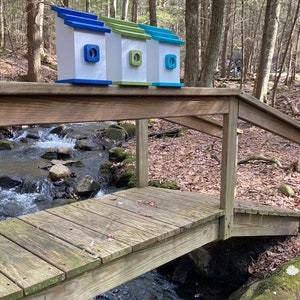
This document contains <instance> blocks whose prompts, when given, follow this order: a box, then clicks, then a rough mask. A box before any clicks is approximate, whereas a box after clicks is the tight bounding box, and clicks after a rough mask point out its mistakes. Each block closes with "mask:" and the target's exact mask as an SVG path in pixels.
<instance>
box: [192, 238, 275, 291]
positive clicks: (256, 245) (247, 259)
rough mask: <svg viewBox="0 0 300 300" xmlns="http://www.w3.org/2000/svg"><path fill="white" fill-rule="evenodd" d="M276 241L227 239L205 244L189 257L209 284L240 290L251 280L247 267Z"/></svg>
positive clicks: (271, 239)
mask: <svg viewBox="0 0 300 300" xmlns="http://www.w3.org/2000/svg"><path fill="white" fill-rule="evenodd" d="M279 240H280V238H279V237H277V238H276V237H257V238H256V237H253V238H252V237H245V238H230V239H228V240H224V241H217V242H213V243H210V244H207V245H205V246H203V247H201V248H199V249H197V250H195V251H193V252H192V253H191V254H190V257H191V258H192V259H193V261H194V262H195V264H196V265H197V267H198V269H199V271H200V273H201V274H202V275H203V276H204V277H206V278H207V279H209V280H213V281H216V282H222V283H225V284H228V285H230V286H235V287H239V286H241V285H242V284H244V283H245V282H246V281H247V280H248V279H249V277H250V274H249V272H248V266H249V264H250V263H251V262H252V261H253V259H254V260H255V259H257V257H258V255H259V254H260V253H262V252H263V251H265V250H266V249H267V248H268V247H269V246H270V245H272V243H274V242H275V241H279Z"/></svg>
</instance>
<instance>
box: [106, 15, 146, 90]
mask: <svg viewBox="0 0 300 300" xmlns="http://www.w3.org/2000/svg"><path fill="white" fill-rule="evenodd" d="M100 19H101V20H102V21H104V22H105V25H106V26H107V27H109V28H111V33H110V34H109V35H107V36H106V43H107V57H106V59H107V77H108V78H110V79H111V80H112V82H113V84H118V85H142V86H149V85H151V82H148V81H147V46H146V41H147V40H148V39H151V37H150V35H148V34H146V33H145V31H144V29H142V28H140V27H139V26H138V25H137V24H136V23H132V22H128V21H123V20H118V19H112V18H107V17H100Z"/></svg>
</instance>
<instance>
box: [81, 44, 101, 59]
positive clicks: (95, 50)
mask: <svg viewBox="0 0 300 300" xmlns="http://www.w3.org/2000/svg"><path fill="white" fill-rule="evenodd" d="M84 59H85V61H86V62H93V63H96V62H98V61H100V47H99V46H98V45H91V44H87V45H85V46H84Z"/></svg>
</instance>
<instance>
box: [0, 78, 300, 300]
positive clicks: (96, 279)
mask: <svg viewBox="0 0 300 300" xmlns="http://www.w3.org/2000/svg"><path fill="white" fill-rule="evenodd" d="M208 115H222V116H223V122H222V123H221V124H220V123H218V122H216V121H214V119H212V118H209V117H207V116H208ZM148 118H164V119H167V120H170V121H172V122H176V123H179V124H182V125H184V126H187V127H190V128H193V129H196V130H200V131H203V132H205V133H208V134H211V135H214V136H218V137H221V138H222V139H223V148H222V171H221V179H222V180H221V182H222V183H221V193H220V196H219V197H215V196H211V195H202V194H197V193H191V192H180V191H171V190H165V189H160V188H152V187H148V186H147V182H148V173H147V166H148V165H147V162H148V152H147V121H146V119H148ZM239 118H240V119H243V120H245V121H247V122H250V123H253V124H254V125H256V126H259V127H261V128H264V129H266V130H268V131H270V132H273V133H275V134H277V135H280V136H282V137H284V138H286V139H288V140H290V141H292V142H296V143H300V124H299V122H296V121H294V120H292V119H290V118H288V117H287V116H286V115H284V114H282V113H280V112H278V111H276V110H275V109H272V108H270V107H268V106H266V105H264V104H263V103H261V102H259V101H257V100H256V99H254V98H253V97H251V96H249V95H246V94H244V93H242V92H241V91H238V90H234V89H205V88H182V89H172V88H151V87H150V88H143V87H113V86H110V87H103V86H73V85H68V84H66V85H64V84H34V83H33V84H31V83H4V82H2V83H1V82H0V126H6V125H20V124H48V123H51V124H53V123H66V122H88V121H104V120H125V119H134V120H137V186H138V187H137V188H134V189H129V190H125V191H119V192H116V193H113V194H109V195H105V196H103V197H99V198H94V199H89V200H85V201H81V202H77V203H73V204H70V205H66V206H61V207H57V208H53V209H48V210H46V211H41V212H37V213H34V214H29V215H25V216H20V217H17V218H12V219H8V220H5V221H1V222H0V299H1V300H3V299H40V300H42V299H43V300H57V299H62V300H64V299H69V300H71V299H72V300H74V299H75V300H77V299H78V300H82V299H89V298H91V297H94V296H96V295H98V294H100V293H103V292H105V291H107V290H109V289H111V288H113V287H116V286H117V285H119V284H121V283H123V282H125V281H128V280H130V279H132V278H134V277H136V276H138V275H140V274H143V273H145V272H147V271H149V270H151V269H153V268H156V267H158V266H160V265H162V264H164V263H166V262H168V261H170V260H173V259H175V258H177V257H179V256H181V255H183V254H186V253H188V252H190V251H192V250H194V249H196V248H198V247H201V246H203V245H205V244H207V243H209V242H212V241H215V240H218V239H227V238H230V237H233V236H260V235H261V236H266V235H293V234H297V233H298V229H299V220H300V213H299V212H295V211H290V210H283V209H279V208H274V207H268V206H263V205H258V204H254V203H251V202H246V201H243V200H242V199H241V200H238V199H235V182H236V157H237V129H238V128H237V120H238V119H239ZM174 155H176V154H175V153H174Z"/></svg>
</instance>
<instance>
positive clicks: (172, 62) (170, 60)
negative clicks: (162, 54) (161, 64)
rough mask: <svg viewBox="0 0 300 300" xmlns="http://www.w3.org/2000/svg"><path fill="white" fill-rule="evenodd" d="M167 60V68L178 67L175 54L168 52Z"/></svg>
mask: <svg viewBox="0 0 300 300" xmlns="http://www.w3.org/2000/svg"><path fill="white" fill-rule="evenodd" d="M165 62H166V68H167V69H176V66H177V58H176V55H175V54H167V55H166V61H165Z"/></svg>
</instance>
